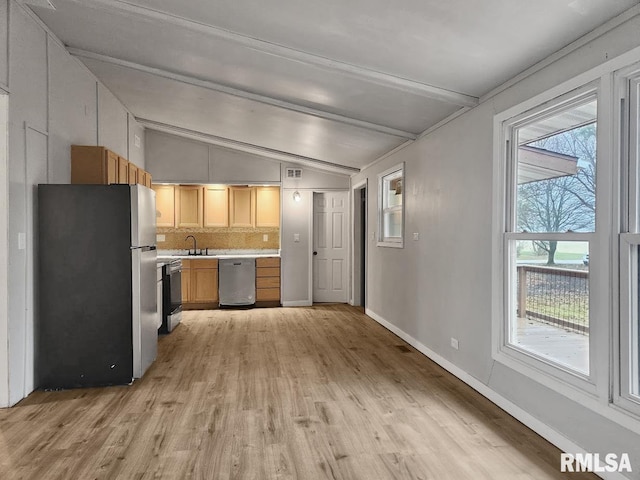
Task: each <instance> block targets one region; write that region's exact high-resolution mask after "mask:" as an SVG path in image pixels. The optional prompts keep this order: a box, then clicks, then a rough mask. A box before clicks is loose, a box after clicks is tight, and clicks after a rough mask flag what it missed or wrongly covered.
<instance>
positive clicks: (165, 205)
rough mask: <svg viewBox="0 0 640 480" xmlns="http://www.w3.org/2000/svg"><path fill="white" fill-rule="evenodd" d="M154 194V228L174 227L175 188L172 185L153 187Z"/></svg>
mask: <svg viewBox="0 0 640 480" xmlns="http://www.w3.org/2000/svg"><path fill="white" fill-rule="evenodd" d="M151 188H152V189H153V190H154V191H155V192H156V226H157V227H175V226H176V221H175V187H174V186H173V185H153V186H152V187H151Z"/></svg>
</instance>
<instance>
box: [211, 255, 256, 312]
mask: <svg viewBox="0 0 640 480" xmlns="http://www.w3.org/2000/svg"><path fill="white" fill-rule="evenodd" d="M218 275H219V282H220V285H219V292H220V306H221V307H246V306H251V305H253V304H255V303H256V259H255V258H225V259H220V260H219V261H218Z"/></svg>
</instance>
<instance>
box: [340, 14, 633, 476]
mask: <svg viewBox="0 0 640 480" xmlns="http://www.w3.org/2000/svg"><path fill="white" fill-rule="evenodd" d="M638 47H640V17H638V16H635V17H633V18H631V19H630V20H628V21H626V22H625V23H623V24H621V25H620V26H618V27H617V28H615V29H613V30H612V31H610V32H607V33H605V34H604V35H602V36H600V37H598V38H596V39H595V40H593V41H591V42H589V43H588V44H586V45H584V46H582V47H580V48H578V49H577V50H575V51H573V52H571V53H569V54H568V55H566V56H564V57H561V58H559V59H558V60H556V61H555V62H553V63H551V64H550V65H548V66H546V67H545V68H543V69H542V70H540V71H538V72H537V73H534V74H532V75H531V76H529V77H526V78H524V79H522V80H521V81H519V82H518V83H516V84H514V85H513V86H511V87H509V88H507V89H505V90H504V91H502V92H501V93H499V94H497V95H496V96H494V97H492V98H490V99H486V100H484V101H483V102H482V103H481V104H480V105H479V106H477V107H476V108H474V109H472V110H470V111H468V112H466V113H464V114H462V115H461V116H459V117H457V118H455V119H453V120H451V121H450V122H449V123H447V124H445V125H443V126H441V127H440V128H438V129H436V130H435V131H433V132H431V133H429V134H427V135H426V136H424V137H423V138H421V139H420V140H418V141H416V142H415V143H413V144H411V145H410V146H408V147H406V148H404V149H403V150H400V151H399V152H397V153H395V154H394V155H391V156H390V157H388V158H386V159H384V160H383V161H381V162H380V163H378V164H376V165H374V166H372V167H370V168H367V169H366V170H364V171H363V172H361V173H360V174H358V175H354V176H353V177H352V183H353V184H355V183H358V182H360V181H361V180H363V179H365V178H366V179H368V182H369V187H370V188H369V189H368V199H367V201H368V212H367V214H368V218H367V219H368V222H369V232H368V235H367V238H368V245H367V248H368V264H367V269H366V271H367V300H366V305H367V307H368V313H369V314H370V315H371V316H372V317H374V318H376V319H377V320H378V321H380V322H381V323H383V324H384V325H386V326H387V327H388V328H390V329H392V330H393V331H395V332H396V333H398V334H400V335H401V336H403V337H404V338H406V339H408V340H409V341H410V342H412V343H414V344H415V345H417V346H419V347H420V348H422V350H423V351H424V352H425V353H426V354H427V355H430V356H431V357H432V358H434V359H435V360H436V361H438V362H439V363H441V364H442V365H444V366H445V367H446V368H449V369H450V370H452V371H454V372H457V373H456V374H457V375H459V376H460V377H461V378H464V379H465V381H467V383H469V384H470V385H472V386H473V387H474V388H476V389H478V390H479V391H481V393H483V394H485V395H487V396H489V397H490V398H492V399H494V400H498V401H500V402H503V403H502V405H503V406H504V405H510V406H511V407H512V408H511V407H509V408H511V410H510V412H511V413H513V414H515V415H516V416H518V418H520V419H522V420H523V421H525V422H527V421H528V420H531V422H528V423H529V424H530V425H532V426H534V427H536V429H537V431H538V432H539V433H541V434H543V435H544V436H546V437H547V438H548V439H550V440H551V441H553V442H555V443H556V444H557V445H558V444H562V445H561V446H565V448H566V446H567V445H568V446H571V445H575V446H577V447H579V448H580V449H583V450H584V451H587V452H594V453H600V454H601V456H602V457H603V456H604V454H605V453H609V452H618V453H621V452H628V453H629V455H630V458H631V462H632V464H633V470H634V472H633V474H632V477H631V478H640V433H639V432H640V429H639V428H638V425H640V424H639V423H638V421H637V420H633V419H632V417H631V416H629V417H628V419H629V420H628V422H624V421H622V422H618V421H614V420H612V418H613V417H614V416H615V414H614V413H612V414H611V415H608V416H607V415H603V414H601V412H602V409H594V408H591V407H590V405H591V404H587V402H582V401H580V400H579V399H578V398H577V397H572V398H569V397H568V396H565V395H563V394H561V393H559V392H556V391H554V390H552V389H550V388H547V387H545V386H543V385H542V384H540V383H538V382H536V381H535V380H533V379H531V378H529V377H527V376H524V375H522V374H520V373H518V372H516V371H515V370H512V369H510V368H508V367H506V366H504V365H502V364H499V363H497V362H495V361H494V360H493V357H492V336H491V332H492V321H493V319H492V295H493V291H492V268H493V263H492V258H491V255H492V251H493V243H492V242H493V240H494V238H495V235H494V233H493V230H492V221H493V218H492V216H493V211H492V210H493V205H492V199H493V190H492V185H493V180H494V172H493V117H494V115H495V114H496V113H498V112H501V111H504V110H505V109H507V108H509V107H512V106H514V105H517V104H519V103H521V102H524V101H526V100H528V99H530V98H532V97H534V96H536V95H538V94H540V93H543V92H545V91H547V90H549V89H551V88H553V87H555V86H557V85H559V84H561V83H562V82H565V81H567V80H570V79H572V78H574V77H576V76H578V75H580V74H582V73H584V72H586V71H588V70H589V69H591V68H594V67H597V66H599V65H601V64H603V63H604V62H606V61H607V60H609V59H612V58H614V57H616V56H618V55H622V54H624V53H626V52H629V51H632V50H633V52H634V53H633V55H631V56H634V57H635V61H640V50H638ZM634 49H635V50H634ZM402 161H404V162H405V188H406V190H405V191H406V196H405V199H406V207H405V208H406V217H405V248H404V249H392V248H382V247H376V245H375V241H373V240H371V238H372V233H375V229H376V228H377V215H376V210H377V174H378V173H380V172H382V171H384V170H385V169H387V168H389V167H391V166H392V165H395V164H397V163H399V162H402ZM414 232H419V233H420V240H419V241H413V235H412V234H413V233H414ZM374 238H375V235H374ZM451 337H455V338H457V339H458V340H459V350H454V349H453V348H451V347H450V339H451ZM505 408H507V407H505ZM606 408H607V407H603V409H606ZM621 415H622V416H624V414H621ZM619 418H622V417H619ZM527 419H528V420H527ZM632 424H633V425H635V426H633V427H632V426H631V425H632Z"/></svg>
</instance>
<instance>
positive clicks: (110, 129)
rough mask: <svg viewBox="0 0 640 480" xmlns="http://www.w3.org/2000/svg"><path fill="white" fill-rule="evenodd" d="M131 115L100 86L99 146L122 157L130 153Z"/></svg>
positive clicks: (113, 96)
mask: <svg viewBox="0 0 640 480" xmlns="http://www.w3.org/2000/svg"><path fill="white" fill-rule="evenodd" d="M128 116H129V113H128V112H127V110H126V109H125V108H124V106H123V105H122V104H121V103H120V101H119V100H118V99H117V98H116V97H115V95H114V94H113V93H111V92H110V91H109V90H107V88H106V87H105V86H104V85H102V84H100V83H99V84H98V145H102V146H103V147H107V148H108V149H109V150H112V151H114V152H115V153H117V154H118V155H120V156H122V157H127V155H128V152H129V123H128V122H129V117H128Z"/></svg>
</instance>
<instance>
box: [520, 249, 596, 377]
mask: <svg viewBox="0 0 640 480" xmlns="http://www.w3.org/2000/svg"><path fill="white" fill-rule="evenodd" d="M515 248H516V262H515V265H512V277H511V278H513V283H514V285H512V292H513V297H515V298H514V301H513V302H512V307H511V308H512V314H511V318H510V328H509V342H510V343H511V344H512V345H513V346H515V347H518V348H520V349H522V350H525V351H528V352H530V353H533V354H535V355H537V356H540V357H543V358H545V359H546V360H550V361H552V362H554V363H558V364H561V365H563V366H565V367H568V368H569V369H572V370H575V371H578V372H580V373H584V374H589V254H588V252H589V244H588V242H575V241H532V240H527V241H522V240H519V241H516V242H515Z"/></svg>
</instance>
